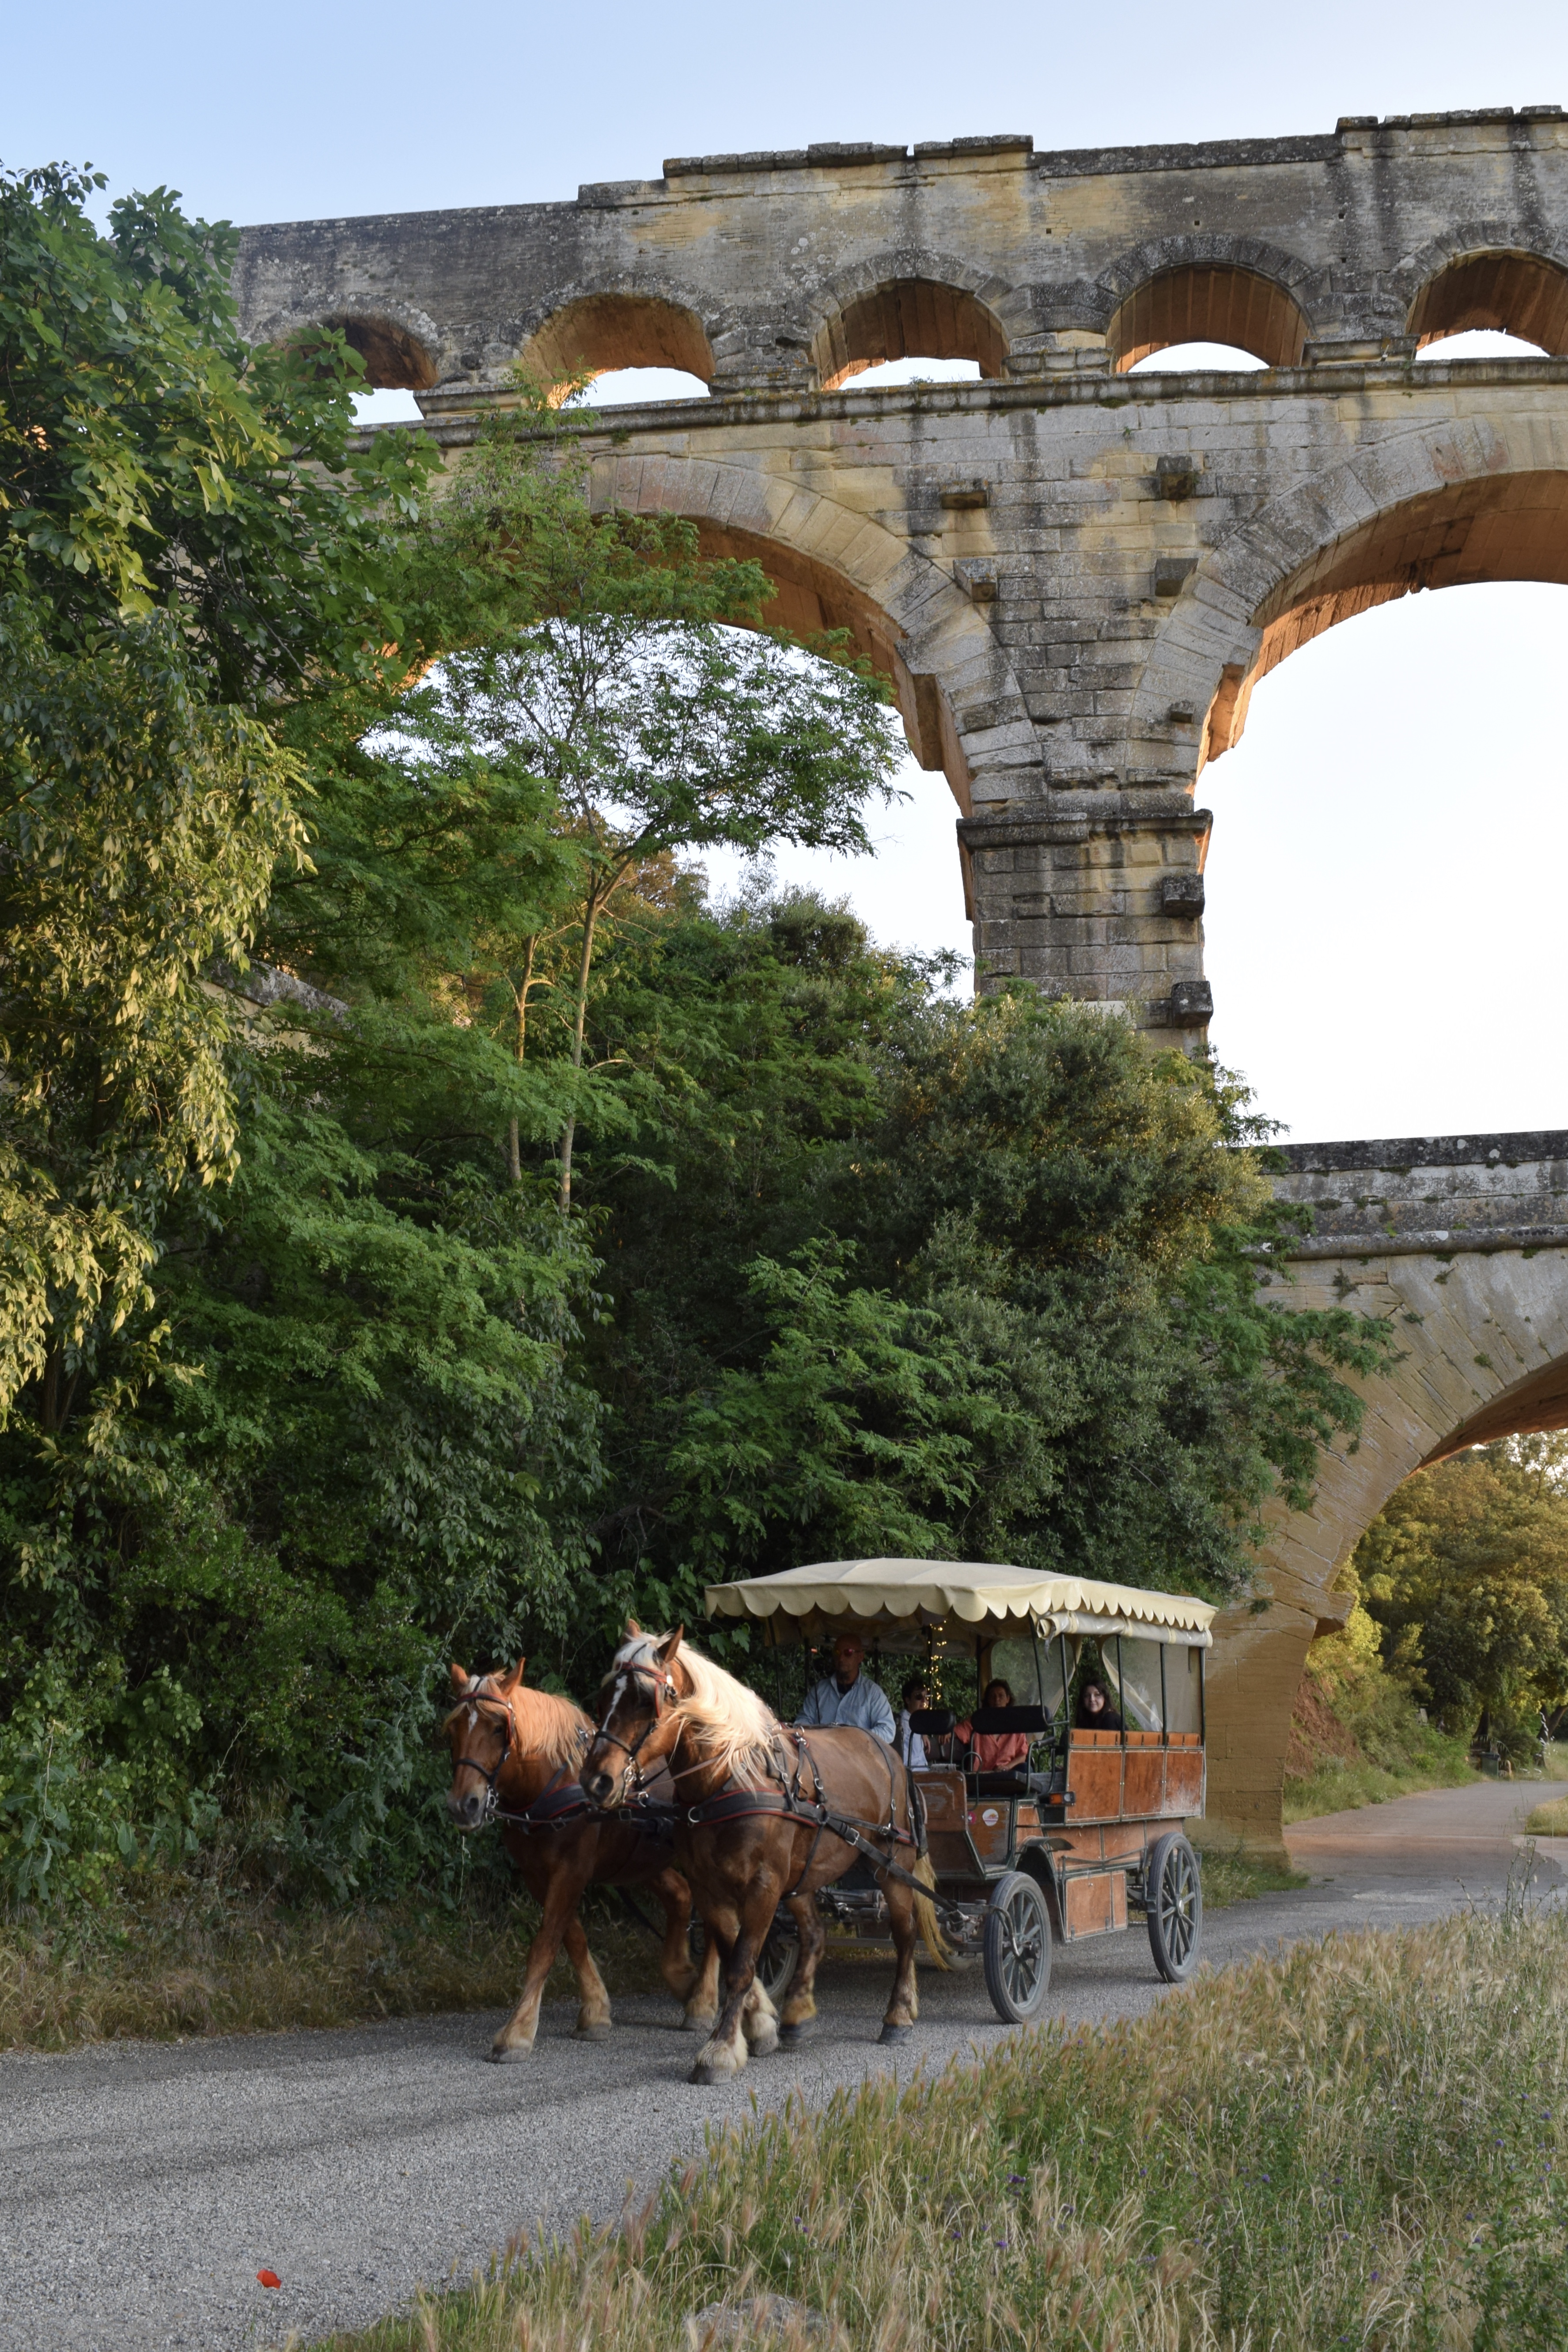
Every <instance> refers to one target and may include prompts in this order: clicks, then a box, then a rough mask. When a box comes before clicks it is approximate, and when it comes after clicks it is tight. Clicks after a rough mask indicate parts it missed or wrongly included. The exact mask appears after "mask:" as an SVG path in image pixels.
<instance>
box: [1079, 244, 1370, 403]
mask: <svg viewBox="0 0 1568 2352" xmlns="http://www.w3.org/2000/svg"><path fill="white" fill-rule="evenodd" d="M1080 307H1081V308H1082V310H1084V313H1085V315H1084V318H1083V321H1082V323H1083V324H1085V325H1091V324H1092V325H1094V326H1098V327H1099V328H1100V329H1101V331H1103V332H1104V335H1105V338H1106V341H1107V343H1108V344H1109V346H1110V352H1111V364H1112V366H1113V367H1115V368H1116V369H1117V370H1118V371H1121V372H1124V371H1125V370H1126V369H1128V368H1130V367H1133V366H1136V364H1137V362H1139V360H1141V359H1146V358H1147V357H1148V356H1149V354H1150V353H1151V352H1157V351H1162V350H1163V349H1165V348H1166V347H1167V346H1168V345H1170V344H1172V343H1184V342H1214V343H1232V344H1235V345H1236V346H1237V348H1239V349H1240V350H1242V351H1247V352H1251V353H1252V354H1253V356H1254V357H1255V358H1257V359H1260V360H1263V361H1265V362H1267V364H1268V366H1270V367H1293V366H1294V365H1295V364H1296V363H1297V362H1298V361H1299V360H1300V357H1301V352H1302V348H1303V346H1304V344H1305V342H1306V341H1307V338H1308V337H1309V336H1310V334H1312V333H1313V332H1314V331H1316V330H1317V328H1318V327H1319V326H1320V324H1321V320H1322V317H1323V315H1324V314H1325V313H1326V312H1327V310H1329V308H1330V307H1331V306H1330V301H1329V289H1328V287H1327V285H1326V283H1325V282H1324V278H1323V273H1322V272H1321V271H1317V272H1315V271H1314V270H1313V269H1312V268H1311V266H1310V264H1309V263H1308V262H1306V261H1304V260H1302V259H1301V258H1300V256H1298V255H1296V254H1292V253H1288V252H1286V251H1285V250H1284V249H1283V248H1282V247H1279V246H1276V245H1271V244H1269V243H1268V242H1267V241H1266V240H1265V239H1264V238H1262V237H1257V236H1227V235H1224V234H1219V233H1214V232H1207V231H1205V232H1201V233H1200V232H1194V233H1192V234H1186V233H1183V234H1181V235H1177V236H1163V237H1156V238H1153V239H1152V240H1151V241H1150V242H1149V243H1147V244H1145V245H1141V246H1137V247H1133V248H1132V249H1131V251H1130V252H1127V253H1124V254H1121V255H1120V256H1119V257H1117V259H1116V260H1115V261H1114V262H1112V263H1111V265H1110V268H1107V269H1103V270H1102V271H1101V272H1100V276H1099V278H1097V279H1096V281H1095V283H1094V285H1093V287H1092V288H1091V289H1087V299H1085V300H1084V301H1083V302H1082V303H1081V305H1080Z"/></svg>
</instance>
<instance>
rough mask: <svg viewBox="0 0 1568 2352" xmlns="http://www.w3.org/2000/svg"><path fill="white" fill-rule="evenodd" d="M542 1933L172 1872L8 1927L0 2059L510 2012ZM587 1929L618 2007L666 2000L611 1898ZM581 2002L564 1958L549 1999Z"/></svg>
mask: <svg viewBox="0 0 1568 2352" xmlns="http://www.w3.org/2000/svg"><path fill="white" fill-rule="evenodd" d="M538 1920H539V1914H538V1910H537V1908H536V1907H535V1906H534V1905H533V1904H532V1903H531V1902H529V1901H528V1900H527V1899H526V1898H521V1899H519V1900H518V1901H516V1902H514V1903H508V1902H506V1901H504V1900H497V1899H495V1898H494V1897H493V1896H492V1897H491V1898H490V1899H489V1900H487V1901H483V1902H476V1903H475V1904H473V1905H472V1906H464V1907H463V1908H460V1909H455V1910H454V1909H445V1908H443V1907H442V1906H440V1905H438V1904H436V1903H421V1902H417V1901H408V1902H405V1903H401V1904H377V1905H364V1906H360V1907H359V1908H357V1909H348V1908H344V1907H337V1906H334V1907H329V1906H325V1905H322V1904H319V1903H307V1904H300V1905H291V1904H287V1903H284V1902H282V1901H280V1900H279V1898H278V1897H277V1896H276V1895H265V1894H257V1893H255V1892H253V1891H251V1890H249V1889H247V1888H246V1887H245V1886H244V1885H240V1884H238V1883H237V1882H236V1881H234V1880H232V1879H218V1878H205V1877H203V1878H189V1877H185V1876H183V1875H180V1874H175V1873H173V1872H170V1873H165V1874H160V1875H158V1876H156V1877H152V1878H149V1879H147V1880H146V1881H145V1882H142V1883H139V1884H138V1885H136V1886H135V1887H134V1888H128V1889H126V1890H124V1891H123V1892H122V1893H121V1895H120V1896H119V1897H118V1898H117V1899H116V1901H115V1902H114V1903H113V1904H112V1905H111V1906H106V1907H104V1908H103V1909H100V1910H93V1909H89V1908H88V1907H86V1906H79V1907H77V1908H74V1909H70V1910H63V1911H61V1912H60V1913H59V1914H58V1915H54V1916H42V1917H37V1916H35V1917H33V1918H31V1919H28V1918H21V1919H13V1920H11V1921H9V1922H6V1921H4V1920H0V2050H8V2049H29V2050H64V2049H68V2048H69V2047H71V2046H72V2045H73V2044H77V2043H79V2042H110V2041H115V2040H119V2039H121V2038H126V2037H138V2038H145V2039H149V2040H168V2039H172V2038H177V2037H184V2036H185V2035H190V2034H208V2033H255V2032H271V2033H276V2032H284V2031H288V2030H291V2029H300V2028H304V2027H320V2026H342V2025H360V2024H365V2023H369V2022H371V2021H374V2020H376V2019H380V2018H387V2017H418V2016H426V2015H429V2014H432V2013H434V2012H437V2011H446V2010H459V2009H500V2008H503V2007H505V2008H510V2005H511V2004H512V2002H513V2001H515V2000H516V1999H517V1996H518V1992H519V1990H520V1988H521V1983H522V1971H523V1964H524V1960H525V1958H526V1956H527V1951H528V1946H529V1943H530V1940H531V1937H532V1934H533V1930H534V1928H535V1927H536V1926H537V1925H538ZM586 1925H587V1927H588V1934H589V1940H590V1942H591V1944H592V1947H593V1950H594V1956H595V1959H596V1960H597V1961H598V1963H599V1966H600V1969H601V1970H602V1972H603V1974H604V1978H605V1983H606V1984H607V1985H608V1986H609V1989H610V1990H611V1992H612V1994H614V1993H617V1992H627V1991H644V1990H654V1989H655V1988H656V1987H658V1983H659V1979H658V1969H657V1967H656V1965H655V1953H654V1948H653V1947H652V1945H651V1944H650V1943H649V1942H647V1940H646V1939H645V1938H644V1937H641V1936H640V1935H639V1934H638V1933H637V1930H636V1929H634V1928H633V1927H631V1926H630V1925H629V1923H627V1922H626V1921H625V1920H624V1919H623V1918H621V1917H620V1916H617V1914H616V1911H615V1910H614V1909H613V1908H612V1907H611V1906H610V1903H609V1902H608V1900H607V1899H605V1898H597V1897H595V1898H591V1907H590V1911H589V1914H588V1916H587V1919H586ZM574 1991H575V1979H574V1977H573V1976H572V1973H571V1970H570V1969H569V1968H568V1966H567V1964H566V1962H565V1960H564V1959H561V1960H558V1961H557V1963H556V1965H555V1968H554V1969H552V1972H551V1977H550V1982H549V1987H548V1992H549V1995H550V1996H551V1997H552V1998H553V1997H559V1996H563V1995H566V1994H568V1993H574Z"/></svg>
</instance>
